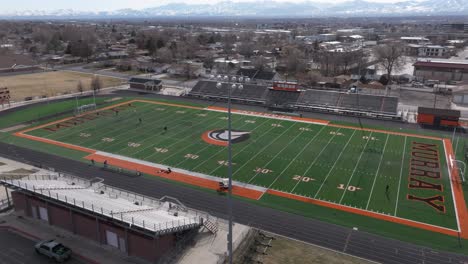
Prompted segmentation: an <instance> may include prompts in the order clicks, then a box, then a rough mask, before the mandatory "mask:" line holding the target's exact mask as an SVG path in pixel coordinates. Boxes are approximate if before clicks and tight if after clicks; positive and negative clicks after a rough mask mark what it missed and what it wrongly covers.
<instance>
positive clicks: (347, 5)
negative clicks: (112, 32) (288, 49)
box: [0, 0, 468, 18]
mask: <svg viewBox="0 0 468 264" xmlns="http://www.w3.org/2000/svg"><path fill="white" fill-rule="evenodd" d="M467 14H468V1H467V0H413V1H410V0H408V1H404V2H399V3H396V4H389V3H376V2H372V1H366V0H349V1H347V2H344V3H340V4H336V3H335V4H333V3H317V2H310V1H307V0H304V1H303V2H287V1H284V2H277V1H272V0H260V1H256V2H247V1H245V2H242V1H241V2H238V1H236V2H234V1H230V0H226V1H223V2H218V3H216V4H187V3H170V4H165V5H161V6H158V7H154V8H145V9H141V10H135V9H121V10H116V11H89V12H85V11H74V10H70V9H61V10H55V11H40V10H24V11H19V12H11V13H5V14H0V17H3V18H15V17H17V18H45V17H47V18H106V17H112V18H117V17H122V18H125V17H126V18H147V17H156V16H254V17H318V16H402V15H467Z"/></svg>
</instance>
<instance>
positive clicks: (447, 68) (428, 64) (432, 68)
mask: <svg viewBox="0 0 468 264" xmlns="http://www.w3.org/2000/svg"><path fill="white" fill-rule="evenodd" d="M413 66H414V74H413V75H414V76H416V77H419V78H423V79H429V80H439V81H467V80H468V61H455V60H446V59H427V60H424V59H423V60H418V61H417V62H416V63H415V64H413Z"/></svg>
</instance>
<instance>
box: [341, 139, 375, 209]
mask: <svg viewBox="0 0 468 264" xmlns="http://www.w3.org/2000/svg"><path fill="white" fill-rule="evenodd" d="M371 138H372V132H371V133H370V134H369V136H368V138H367V141H366V144H365V145H364V148H362V151H361V155H359V159H358V160H357V162H356V165H355V166H354V169H353V172H352V173H351V177H349V180H348V183H347V184H346V187H345V189H344V191H343V194H342V195H341V199H340V202H339V204H341V202H342V201H343V198H344V197H345V195H346V191H347V190H348V187H349V184H350V183H351V181H352V180H353V177H354V173H356V170H357V167H358V166H359V162H361V158H362V156H363V155H364V152H365V150H366V148H367V145H368V144H369V141H371Z"/></svg>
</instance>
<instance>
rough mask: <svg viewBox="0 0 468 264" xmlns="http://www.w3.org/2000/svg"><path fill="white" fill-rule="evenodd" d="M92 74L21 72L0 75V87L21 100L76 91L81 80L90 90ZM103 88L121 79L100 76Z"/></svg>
mask: <svg viewBox="0 0 468 264" xmlns="http://www.w3.org/2000/svg"><path fill="white" fill-rule="evenodd" d="M92 78H93V74H87V73H78V72H67V71H54V72H43V73H32V74H21V75H14V76H3V77H0V87H8V88H9V89H10V94H11V100H13V101H23V100H24V98H25V97H28V96H31V97H36V96H39V97H40V96H44V95H45V96H48V97H51V96H55V95H59V94H65V93H76V92H77V89H76V87H77V84H78V82H79V81H81V82H82V83H83V85H84V88H85V90H90V83H91V80H92ZM99 78H100V79H101V81H102V86H103V88H105V87H112V86H117V85H120V84H121V83H122V80H121V79H117V78H112V77H107V76H100V77H99Z"/></svg>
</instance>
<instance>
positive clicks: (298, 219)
mask: <svg viewBox="0 0 468 264" xmlns="http://www.w3.org/2000/svg"><path fill="white" fill-rule="evenodd" d="M0 156H3V157H5V158H11V159H14V160H17V161H20V162H25V163H30V164H33V165H41V166H43V167H52V168H55V169H56V170H57V171H61V172H65V173H69V174H73V175H76V176H80V177H84V178H93V177H101V178H103V179H104V180H105V183H106V184H109V185H112V186H115V187H119V188H123V189H126V190H129V191H133V192H137V193H141V194H144V195H148V196H153V197H157V198H160V197H162V196H164V195H169V196H173V197H176V198H178V199H179V200H181V201H182V202H183V203H184V204H186V205H187V206H189V207H192V208H195V209H199V210H203V211H207V212H209V213H211V214H213V215H215V216H218V217H222V218H226V212H227V210H226V209H227V207H226V204H227V203H226V198H225V197H222V196H217V195H215V194H211V193H206V192H203V191H199V190H195V189H192V188H188V187H184V186H180V185H175V184H171V183H167V182H164V181H161V180H159V179H158V178H153V179H147V178H144V177H138V178H129V177H128V176H124V175H120V174H117V173H113V172H108V171H103V170H100V169H99V168H98V167H91V166H87V165H85V164H84V163H82V162H79V161H75V160H71V159H67V158H63V157H59V156H55V155H51V154H46V153H42V152H37V151H33V150H30V149H26V148H22V147H17V146H13V145H9V144H5V143H0ZM233 202H234V208H233V211H234V212H235V216H234V220H235V221H236V222H239V223H241V224H246V225H250V226H253V227H256V228H260V229H263V230H266V231H270V232H273V233H277V234H279V235H283V236H287V237H291V238H295V239H298V240H302V241H305V242H309V243H313V244H316V245H319V246H322V247H326V248H330V249H333V250H337V251H341V252H345V253H348V254H351V255H355V256H359V257H363V258H366V259H370V260H374V261H377V262H382V263H395V264H396V263H398V264H400V263H401V264H423V263H424V264H430V263H434V264H444V263H452V264H454V263H459V264H461V263H468V256H463V255H457V254H453V253H447V252H439V251H434V250H431V249H429V248H424V247H420V246H416V245H413V244H409V243H405V242H401V241H397V240H392V239H388V238H384V237H381V236H377V235H372V234H369V233H365V232H360V231H353V230H352V229H350V228H345V227H341V226H337V225H333V224H329V223H324V222H321V221H318V220H314V219H310V218H305V217H302V216H299V215H294V214H289V213H286V212H281V211H277V210H274V209H271V208H267V207H261V206H257V205H253V204H250V203H247V202H243V201H240V200H236V199H234V201H233ZM463 246H467V245H463Z"/></svg>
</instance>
